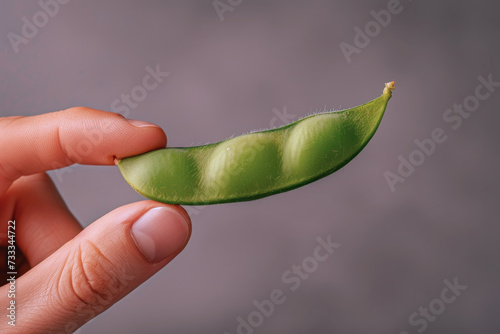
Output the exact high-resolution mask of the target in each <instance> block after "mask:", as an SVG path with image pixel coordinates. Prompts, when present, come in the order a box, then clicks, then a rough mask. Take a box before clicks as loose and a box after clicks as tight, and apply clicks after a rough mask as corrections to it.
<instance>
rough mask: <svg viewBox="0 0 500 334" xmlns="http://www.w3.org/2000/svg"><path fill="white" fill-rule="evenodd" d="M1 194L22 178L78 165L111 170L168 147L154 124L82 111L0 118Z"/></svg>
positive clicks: (95, 111) (80, 108)
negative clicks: (116, 161) (119, 161)
mask: <svg viewBox="0 0 500 334" xmlns="http://www.w3.org/2000/svg"><path fill="white" fill-rule="evenodd" d="M0 134H1V135H0V195H1V194H3V193H4V192H5V191H6V190H7V189H8V188H9V186H10V185H11V184H12V182H13V181H14V180H16V179H17V178H19V177H20V176H23V175H31V174H36V173H41V172H44V171H47V170H52V169H57V168H62V167H66V166H69V165H72V164H74V163H79V164H85V165H113V164H114V158H118V159H120V158H124V157H127V156H132V155H137V154H140V153H144V152H147V151H151V150H154V149H158V148H162V147H165V145H166V142H167V138H166V136H165V133H164V132H163V130H162V129H161V128H160V127H159V126H156V125H154V124H151V123H146V122H142V121H135V120H127V119H126V118H124V117H122V116H121V115H119V114H115V113H111V112H106V111H100V110H95V109H90V108H84V107H76V108H70V109H67V110H63V111H59V112H53V113H48V114H42V115H38V116H30V117H7V118H0Z"/></svg>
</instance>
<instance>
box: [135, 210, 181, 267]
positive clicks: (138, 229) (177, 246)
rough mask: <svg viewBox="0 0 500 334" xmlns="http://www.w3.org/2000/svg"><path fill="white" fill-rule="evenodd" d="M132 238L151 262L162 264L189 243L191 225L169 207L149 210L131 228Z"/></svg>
mask: <svg viewBox="0 0 500 334" xmlns="http://www.w3.org/2000/svg"><path fill="white" fill-rule="evenodd" d="M131 234H132V238H133V239H134V241H135V244H136V245H137V248H139V250H140V251H141V253H142V254H143V255H144V257H145V258H146V259H147V260H148V261H149V262H160V261H162V260H163V259H166V258H167V257H169V256H171V255H173V254H175V253H177V252H179V251H180V250H181V249H182V248H183V247H184V245H185V244H186V242H187V239H188V236H189V225H188V222H187V221H186V219H185V218H184V216H182V215H181V214H180V213H178V212H177V211H175V210H173V209H171V208H168V207H158V208H154V209H151V210H149V211H148V212H146V213H145V214H144V215H142V217H140V218H139V219H138V220H137V221H136V222H135V223H134V224H133V225H132V228H131Z"/></svg>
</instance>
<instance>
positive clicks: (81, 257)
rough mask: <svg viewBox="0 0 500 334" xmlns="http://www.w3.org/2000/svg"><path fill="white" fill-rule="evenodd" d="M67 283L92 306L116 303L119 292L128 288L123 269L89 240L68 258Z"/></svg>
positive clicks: (71, 290) (86, 303)
mask: <svg viewBox="0 0 500 334" xmlns="http://www.w3.org/2000/svg"><path fill="white" fill-rule="evenodd" d="M68 264H69V265H68V266H67V269H66V270H67V271H68V275H66V276H67V277H69V278H70V282H68V283H69V284H66V286H67V287H68V288H69V290H70V294H71V295H72V297H73V298H74V299H76V300H77V302H80V303H83V304H85V305H87V306H92V307H96V306H97V307H106V306H107V305H110V304H112V302H113V301H114V298H115V297H116V296H117V294H118V293H119V292H120V291H122V290H123V289H124V288H125V285H124V282H123V280H121V279H120V271H119V268H118V267H117V266H116V265H114V264H113V263H112V262H111V261H110V260H109V259H107V258H106V256H105V255H104V254H103V253H102V252H101V251H100V249H99V247H98V246H97V245H95V244H94V243H92V242H90V241H85V242H83V243H82V244H80V245H79V247H77V248H76V249H75V251H74V252H73V254H72V256H71V258H70V259H69V261H68Z"/></svg>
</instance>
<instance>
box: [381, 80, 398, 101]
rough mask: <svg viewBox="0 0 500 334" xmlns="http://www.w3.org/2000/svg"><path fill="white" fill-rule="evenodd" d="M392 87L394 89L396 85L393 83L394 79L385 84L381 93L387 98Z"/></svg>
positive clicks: (390, 94)
mask: <svg viewBox="0 0 500 334" xmlns="http://www.w3.org/2000/svg"><path fill="white" fill-rule="evenodd" d="M394 89H396V86H395V85H394V81H391V82H387V83H386V84H385V88H384V92H383V95H384V96H386V97H387V98H390V97H391V96H392V91H393V90H394Z"/></svg>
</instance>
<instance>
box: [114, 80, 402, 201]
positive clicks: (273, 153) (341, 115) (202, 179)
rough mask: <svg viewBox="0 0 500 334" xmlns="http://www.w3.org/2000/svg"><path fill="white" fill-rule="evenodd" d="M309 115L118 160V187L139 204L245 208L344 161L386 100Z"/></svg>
mask: <svg viewBox="0 0 500 334" xmlns="http://www.w3.org/2000/svg"><path fill="white" fill-rule="evenodd" d="M393 89H394V82H390V83H387V84H385V88H384V91H383V93H382V96H380V97H378V98H376V99H374V100H372V101H370V102H367V103H365V104H363V105H360V106H358V107H354V108H350V109H346V110H340V111H331V112H323V113H318V114H314V115H311V116H308V117H305V118H303V119H300V120H298V121H295V122H293V123H290V124H288V125H285V126H283V127H280V128H276V129H270V130H265V131H260V132H254V133H248V134H244V135H241V136H238V137H235V138H230V139H226V140H224V141H221V142H219V143H214V144H209V145H204V146H194V147H167V148H164V149H159V150H155V151H151V152H148V153H144V154H141V155H138V156H133V157H128V158H124V159H121V160H120V161H119V162H118V167H119V168H120V171H121V173H122V175H123V177H124V178H125V180H126V181H127V182H128V183H129V184H130V185H131V186H132V187H133V188H134V189H135V190H136V191H137V192H139V193H140V194H142V195H143V196H145V197H147V198H150V199H153V200H156V201H160V202H164V203H171V204H186V205H203V204H217V203H228V202H238V201H249V200H253V199H258V198H262V197H266V196H269V195H273V194H276V193H280V192H284V191H287V190H291V189H294V188H298V187H300V186H302V185H305V184H307V183H311V182H313V181H315V180H318V179H320V178H322V177H324V176H327V175H329V174H331V173H333V172H335V171H336V170H338V169H340V168H342V167H343V166H344V165H346V164H347V163H348V162H349V161H351V160H352V159H353V158H354V157H355V156H356V155H357V154H358V153H359V152H360V151H361V150H362V149H363V148H364V147H365V146H366V144H367V143H368V142H369V141H370V139H371V138H372V136H373V135H374V134H375V132H376V130H377V128H378V126H379V124H380V122H381V120H382V117H383V115H384V113H385V109H386V107H387V102H388V101H389V99H390V98H391V96H392V90H393Z"/></svg>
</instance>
